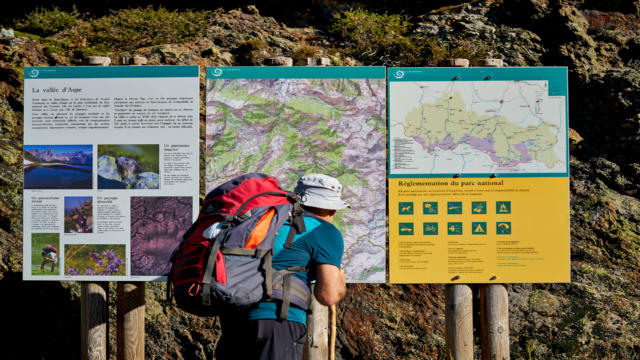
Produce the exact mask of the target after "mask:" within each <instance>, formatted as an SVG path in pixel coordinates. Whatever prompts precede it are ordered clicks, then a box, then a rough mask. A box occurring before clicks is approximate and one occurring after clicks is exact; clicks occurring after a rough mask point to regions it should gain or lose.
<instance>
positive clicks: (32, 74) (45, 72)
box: [24, 65, 200, 80]
mask: <svg viewBox="0 0 640 360" xmlns="http://www.w3.org/2000/svg"><path fill="white" fill-rule="evenodd" d="M199 72H200V68H199V66H197V65H158V66H56V67H25V68H24V78H25V79H29V80H37V79H105V78H169V77H198V76H199Z"/></svg>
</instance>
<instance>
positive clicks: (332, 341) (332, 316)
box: [329, 304, 338, 360]
mask: <svg viewBox="0 0 640 360" xmlns="http://www.w3.org/2000/svg"><path fill="white" fill-rule="evenodd" d="M337 313H338V307H337V306H336V305H335V304H334V305H331V306H330V307H329V320H330V321H329V322H330V325H331V326H330V328H331V335H330V337H329V360H335V358H336V337H337V335H338V324H337Z"/></svg>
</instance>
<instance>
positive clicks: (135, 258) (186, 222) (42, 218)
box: [23, 66, 200, 281]
mask: <svg viewBox="0 0 640 360" xmlns="http://www.w3.org/2000/svg"><path fill="white" fill-rule="evenodd" d="M198 73H199V68H198V67H197V66H145V67H138V66H131V67H27V68H25V69H24V148H23V150H24V200H23V206H24V208H23V211H24V223H23V230H24V231H23V233H24V239H23V240H24V242H23V243H24V246H23V264H24V265H23V266H24V267H23V268H24V272H23V278H24V279H25V280H57V281H59V280H92V281H96V280H104V281H125V280H128V281H154V280H160V281H161V280H166V274H167V273H168V271H169V257H170V255H171V252H172V251H173V249H175V247H176V246H177V245H178V244H179V242H180V240H181V239H182V234H183V233H184V232H185V231H186V230H187V229H188V228H189V226H190V225H191V223H192V221H193V220H194V219H195V217H196V215H197V210H198V191H199V190H198V189H199V185H198V183H199V178H198V173H199V171H198V164H199V163H198V161H199V160H198V155H199V146H198V142H199V103H200V102H199V98H198V96H199V75H198Z"/></svg>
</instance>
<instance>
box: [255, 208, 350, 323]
mask: <svg viewBox="0 0 640 360" xmlns="http://www.w3.org/2000/svg"><path fill="white" fill-rule="evenodd" d="M304 225H305V228H306V230H307V231H306V232H304V233H302V234H298V235H296V237H295V238H294V240H293V244H292V245H291V248H290V249H285V248H284V243H285V241H286V240H287V235H288V234H289V229H290V226H289V223H286V224H285V225H284V226H283V227H282V228H281V229H280V230H279V231H278V234H277V235H276V237H275V240H274V245H273V252H274V255H273V268H274V269H276V270H281V269H286V268H288V267H290V266H307V264H310V263H315V264H331V265H335V266H336V267H338V268H340V261H341V260H342V253H343V252H344V242H343V240H342V234H340V231H339V230H338V229H337V228H336V227H335V226H333V224H331V223H329V222H326V221H324V220H321V219H318V218H316V217H311V216H305V217H304ZM293 276H296V277H298V278H299V279H301V280H303V281H304V282H305V283H306V284H307V285H309V278H308V273H306V272H301V273H296V274H294V275H293ZM276 311H277V304H276V303H275V302H269V301H264V302H261V303H259V304H258V306H257V307H256V308H254V309H252V310H251V311H249V320H257V319H277V318H278V316H277V312H276ZM287 320H290V321H296V322H299V323H302V324H304V325H305V326H306V324H307V313H306V312H305V311H304V310H302V309H300V308H297V307H295V306H293V305H292V306H290V307H289V314H288V315H287Z"/></svg>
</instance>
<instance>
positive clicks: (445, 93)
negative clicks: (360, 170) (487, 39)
mask: <svg viewBox="0 0 640 360" xmlns="http://www.w3.org/2000/svg"><path fill="white" fill-rule="evenodd" d="M388 96H389V232H390V234H389V279H390V281H391V282H392V283H492V282H495V283H516V282H569V281H570V249H569V240H570V236H569V151H568V116H567V114H568V110H567V69H566V68H564V67H538V68H390V69H388Z"/></svg>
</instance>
